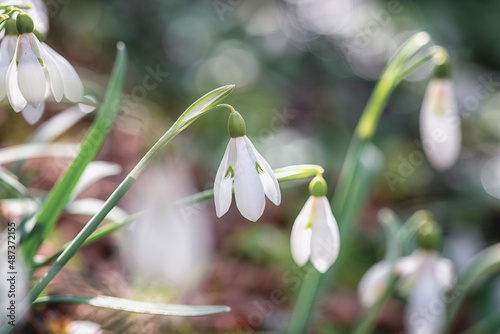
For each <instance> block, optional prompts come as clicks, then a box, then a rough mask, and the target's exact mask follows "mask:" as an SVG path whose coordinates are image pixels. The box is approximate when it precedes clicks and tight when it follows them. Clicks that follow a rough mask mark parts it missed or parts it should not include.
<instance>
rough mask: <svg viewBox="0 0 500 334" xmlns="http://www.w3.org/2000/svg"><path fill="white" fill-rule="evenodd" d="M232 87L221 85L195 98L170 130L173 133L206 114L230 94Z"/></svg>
mask: <svg viewBox="0 0 500 334" xmlns="http://www.w3.org/2000/svg"><path fill="white" fill-rule="evenodd" d="M233 89H234V85H227V86H222V87H219V88H217V89H214V90H213V91H211V92H209V93H207V94H205V95H203V96H202V97H201V98H199V99H198V100H196V101H195V102H194V103H193V104H192V105H190V106H189V108H187V109H186V111H184V112H183V113H182V115H181V116H179V118H178V119H177V121H176V122H175V123H174V125H173V126H172V130H173V131H174V132H175V133H179V132H181V131H182V130H184V129H185V128H186V127H187V126H188V125H189V124H191V123H193V122H194V121H195V120H196V119H197V118H198V117H200V116H202V115H204V114H206V113H207V112H209V111H210V110H211V109H213V108H215V107H216V105H217V104H218V103H219V102H220V101H222V100H223V99H224V98H226V96H228V95H229V94H231V92H232V91H233Z"/></svg>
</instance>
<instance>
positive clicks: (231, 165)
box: [214, 111, 281, 221]
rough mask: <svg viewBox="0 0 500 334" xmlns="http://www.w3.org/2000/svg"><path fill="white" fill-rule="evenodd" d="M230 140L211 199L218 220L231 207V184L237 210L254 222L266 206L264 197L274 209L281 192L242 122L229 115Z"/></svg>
mask: <svg viewBox="0 0 500 334" xmlns="http://www.w3.org/2000/svg"><path fill="white" fill-rule="evenodd" d="M228 129H229V134H230V135H231V139H230V140H229V144H228V145H227V149H226V152H225V153H224V157H223V158H222V162H221V164H220V166H219V169H218V171H217V175H216V176H215V184H214V199H215V210H216V213H217V217H222V216H223V215H224V214H225V213H226V212H227V211H228V210H229V207H230V206H231V201H232V192H233V182H234V196H235V199H236V206H237V207H238V210H239V211H240V212H241V214H242V215H243V217H245V218H246V219H248V220H251V221H257V220H258V219H259V218H260V216H262V213H263V212H264V207H265V204H266V199H265V196H267V197H268V198H269V199H270V200H271V202H273V203H274V204H275V205H279V204H280V203H281V192H280V188H279V185H278V181H277V180H276V177H275V176H274V173H273V170H272V169H271V167H270V166H269V164H268V163H267V162H266V160H264V158H263V157H262V156H261V155H260V154H259V152H257V150H256V149H255V147H254V146H253V144H252V142H251V141H250V140H249V139H248V138H247V136H246V135H245V132H246V130H245V121H244V120H243V118H242V117H241V115H240V114H239V113H238V112H236V111H232V112H231V115H230V116H229V121H228Z"/></svg>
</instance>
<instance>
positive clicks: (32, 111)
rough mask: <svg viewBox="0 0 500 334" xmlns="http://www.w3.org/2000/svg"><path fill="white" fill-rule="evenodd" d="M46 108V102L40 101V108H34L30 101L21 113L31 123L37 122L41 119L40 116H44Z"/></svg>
mask: <svg viewBox="0 0 500 334" xmlns="http://www.w3.org/2000/svg"><path fill="white" fill-rule="evenodd" d="M44 110H45V102H42V103H40V105H39V106H38V108H33V107H32V106H31V105H30V104H29V103H27V104H26V106H25V107H24V109H23V110H22V112H21V113H22V115H23V117H24V119H25V120H26V121H27V122H28V123H29V124H35V123H36V122H38V121H39V120H40V118H42V115H43V111H44Z"/></svg>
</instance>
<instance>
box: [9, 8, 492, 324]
mask: <svg viewBox="0 0 500 334" xmlns="http://www.w3.org/2000/svg"><path fill="white" fill-rule="evenodd" d="M46 5H47V8H48V13H49V16H50V24H51V29H50V32H49V34H48V36H47V39H46V41H47V43H48V44H49V45H51V46H52V47H53V48H54V49H55V50H57V51H58V52H60V53H61V54H62V55H63V56H65V57H66V58H67V59H69V60H70V62H71V63H72V64H74V65H75V67H76V68H77V71H78V73H79V74H80V75H81V77H82V80H83V81H84V84H85V86H86V92H87V93H88V94H91V95H94V96H95V97H96V99H97V100H98V101H102V94H103V92H104V90H105V85H106V83H107V80H108V78H109V73H110V71H111V67H112V65H113V61H114V56H115V45H116V43H117V42H118V41H123V42H124V43H125V44H126V46H127V48H128V51H129V56H130V66H129V68H130V70H129V75H128V78H127V83H126V89H125V93H124V96H123V100H122V102H123V103H122V106H121V108H120V112H119V117H118V121H117V122H116V124H115V126H114V129H113V130H112V133H111V135H110V137H109V138H108V139H107V141H106V143H105V146H104V148H103V149H102V151H101V153H100V154H99V160H105V161H111V162H115V163H118V164H120V166H121V167H122V173H121V174H120V175H117V176H113V177H110V178H106V179H105V180H103V181H100V182H99V183H97V184H96V185H95V186H93V187H91V188H89V189H88V190H86V192H85V193H84V195H86V196H87V197H89V196H90V197H95V198H101V199H106V198H107V197H108V196H109V195H110V193H111V192H112V191H113V189H114V188H115V187H116V185H117V184H118V183H119V182H120V180H121V179H122V178H123V176H124V175H126V173H128V171H130V169H131V168H132V167H133V166H134V165H135V163H136V162H137V161H138V160H139V159H140V157H141V156H142V155H143V154H144V153H145V152H146V151H147V149H148V148H149V147H150V146H151V145H152V144H153V143H154V142H155V141H156V140H157V139H158V138H159V137H160V136H161V135H162V134H163V132H164V131H165V130H166V129H167V128H168V127H169V125H170V124H172V122H173V121H174V120H175V119H176V117H177V116H178V115H180V114H181V113H182V111H183V110H185V109H186V108H187V107H188V106H189V105H190V104H191V103H192V102H193V101H194V100H195V99H197V98H198V97H200V96H201V95H203V94H204V93H206V92H208V91H210V90H212V89H214V88H216V87H219V86H222V85H226V84H235V85H236V89H235V90H234V92H233V93H232V94H231V95H230V97H229V98H227V99H226V100H225V102H226V103H229V104H231V105H233V106H234V107H235V108H236V109H237V110H238V111H239V112H240V113H241V114H242V115H243V117H244V118H245V120H246V123H247V135H248V136H249V138H250V139H251V140H252V141H253V143H254V144H255V146H256V147H257V149H259V151H260V152H261V154H262V155H263V156H264V157H265V158H266V159H267V160H268V162H269V163H270V165H271V166H272V167H274V168H278V167H284V166H287V165H292V164H301V163H314V164H320V165H322V166H324V168H325V169H326V174H325V178H326V179H327V181H328V183H329V185H330V189H329V192H330V198H331V194H332V193H333V191H334V189H335V184H336V182H337V179H338V176H339V171H340V168H341V165H342V162H343V159H344V157H345V155H346V150H347V147H348V143H349V141H350V139H351V136H352V133H353V129H354V127H355V125H356V123H357V121H358V119H359V116H360V115H361V112H362V110H363V107H364V105H365V104H366V102H367V100H368V97H369V95H370V93H371V90H372V89H373V87H374V84H375V82H376V80H377V78H378V76H379V75H380V73H381V71H382V69H383V67H384V66H385V64H386V62H387V61H388V59H389V58H390V57H391V55H392V54H393V52H394V51H395V50H396V48H397V47H398V46H399V45H400V44H401V43H402V41H404V40H405V39H406V38H407V37H409V36H410V35H411V34H412V33H414V32H416V31H419V30H424V31H427V32H428V33H430V34H431V36H432V38H433V41H434V43H435V44H439V45H443V46H444V47H446V48H447V49H448V50H449V54H450V55H451V58H452V65H453V80H454V84H455V87H456V90H457V99H458V100H457V103H458V105H459V108H460V112H461V116H462V129H463V138H464V139H463V148H462V153H461V156H460V158H459V161H458V163H457V165H456V166H455V167H453V168H452V169H451V170H449V171H447V172H444V173H439V172H436V171H434V170H433V169H432V168H431V167H430V166H429V164H428V162H427V161H426V159H425V158H423V156H422V149H421V145H420V139H419V132H418V113H419V109H420V106H421V102H422V97H423V94H424V91H425V88H426V85H427V82H428V75H429V73H430V71H431V69H430V67H429V66H423V68H422V69H421V70H419V71H418V72H417V73H415V74H414V75H412V76H411V77H410V78H409V80H408V81H406V82H404V83H403V84H402V85H401V86H400V87H399V88H398V89H397V90H396V91H395V92H394V94H393V97H392V98H391V100H390V102H389V105H388V106H387V108H386V111H385V113H384V115H383V117H382V120H381V122H380V126H379V128H378V131H377V135H376V137H375V140H374V143H375V145H376V146H377V147H378V148H379V149H380V152H381V154H382V156H383V160H384V163H385V165H384V169H383V171H382V172H381V173H380V175H379V176H378V178H377V180H376V182H375V185H374V188H373V190H372V192H371V195H370V196H369V199H368V201H367V204H366V205H365V206H364V208H363V210H362V211H361V212H359V214H358V219H357V222H356V230H357V233H356V240H355V245H354V247H352V249H350V250H349V252H350V253H352V254H350V255H349V256H350V257H351V259H352V261H350V262H349V265H348V266H345V267H342V268H338V269H339V270H340V273H339V280H337V281H336V284H335V286H331V287H329V289H328V290H327V291H324V292H323V293H322V295H321V301H320V303H319V310H318V312H317V316H316V318H315V319H314V320H315V326H314V333H332V332H335V333H349V328H350V326H351V325H352V324H353V323H354V322H355V320H356V319H357V318H358V317H359V315H360V314H361V312H362V307H361V304H360V302H359V301H358V299H357V296H356V287H357V284H358V282H359V279H360V278H361V276H362V275H363V273H364V272H365V271H366V270H367V269H368V268H369V267H370V266H372V265H373V264H374V263H375V262H377V261H379V260H381V259H382V258H383V256H384V251H385V250H384V235H383V232H382V229H381V227H380V225H379V224H378V222H377V220H376V213H377V212H378V210H379V209H381V208H383V207H389V208H391V209H393V210H394V211H395V212H396V213H397V214H398V215H399V216H400V217H401V218H403V219H406V218H408V217H409V216H410V215H411V214H412V213H413V212H414V211H416V210H419V209H427V210H430V211H431V212H432V213H433V214H434V216H435V218H436V220H437V221H438V222H439V223H440V225H441V226H442V227H443V229H444V232H445V239H444V246H443V247H444V250H443V252H444V255H445V256H446V257H448V258H450V259H452V260H453V262H454V263H455V265H456V267H457V270H460V269H461V268H463V267H464V265H465V264H466V263H467V262H468V260H469V259H470V258H471V257H472V256H473V255H474V254H475V253H477V252H478V251H480V250H481V249H483V248H485V247H486V246H489V245H491V244H493V243H495V242H498V241H499V240H500V225H497V224H499V222H500V138H499V137H500V127H499V124H500V113H499V111H498V109H499V107H500V94H499V93H498V92H499V91H500V90H499V89H500V74H499V72H498V70H499V69H500V44H499V43H498V34H497V32H498V31H499V30H500V21H499V20H498V15H497V13H498V11H499V10H500V3H499V2H495V1H481V2H469V1H464V0H455V1H451V0H443V1H430V0H422V1H418V2H415V1H397V0H388V1H373V0H372V1H366V0H337V1H326V0H288V1H264V0H253V1H249V0H214V1H189V2H186V1H175V0H171V1H160V0H156V1H155V0H141V1H137V0H130V1H119V0H87V1H68V0H48V1H46ZM64 108H65V106H61V105H55V104H52V105H49V107H48V110H47V111H46V113H45V114H44V118H43V119H42V120H41V121H40V122H38V123H37V124H36V125H35V126H29V125H28V124H27V123H26V122H25V121H24V120H23V119H22V117H21V116H20V115H19V114H15V113H14V112H13V111H12V110H11V109H10V107H9V106H8V104H7V103H6V102H5V101H4V102H3V105H2V108H1V110H0V146H1V147H8V146H11V145H15V144H21V143H24V142H25V141H26V138H28V137H29V136H30V134H31V133H32V132H33V131H34V129H36V128H37V126H39V125H40V124H42V123H43V122H44V121H46V120H47V119H49V118H50V117H52V116H54V115H56V114H57V113H58V112H59V111H60V110H61V109H64ZM92 119H93V115H92V114H90V115H89V116H88V117H86V118H85V119H84V120H83V121H81V122H79V123H78V124H76V125H75V126H74V127H72V128H71V130H70V131H68V132H66V133H65V134H64V135H63V136H62V137H61V138H60V140H61V141H67V142H77V141H80V140H81V138H83V136H84V134H85V130H86V129H87V128H88V126H89V125H90V123H91V121H92ZM226 120H227V113H226V112H225V111H224V112H222V111H221V112H213V113H210V114H209V115H207V116H204V117H203V118H202V119H200V120H199V121H197V122H196V123H195V124H193V125H192V126H190V127H189V129H188V130H187V131H185V132H184V133H183V134H182V135H180V136H179V137H177V138H176V139H175V140H174V141H173V142H172V144H171V145H170V146H169V147H168V148H167V149H166V150H165V151H164V153H163V156H162V157H161V158H160V159H158V161H157V162H156V163H155V165H154V166H153V167H152V168H150V169H149V170H148V171H147V173H146V175H145V176H144V178H143V179H141V180H140V182H138V184H137V185H136V186H134V188H133V189H132V190H131V192H130V193H129V194H127V196H126V197H125V198H124V199H123V201H122V202H121V203H120V206H121V207H122V208H123V209H124V210H125V211H127V212H129V213H133V212H137V211H140V210H144V209H150V211H149V213H148V214H147V215H146V216H144V217H143V218H141V219H140V220H139V221H138V222H137V223H135V224H134V225H132V226H131V227H130V228H128V229H127V230H125V231H123V233H121V234H120V235H119V236H112V237H109V238H107V239H105V240H103V241H101V242H99V243H98V244H96V245H95V246H92V247H88V248H86V249H84V250H82V251H81V252H80V254H79V256H78V257H77V258H75V259H74V260H73V261H72V262H71V265H70V266H69V267H68V268H67V269H65V270H64V271H63V272H62V273H61V274H60V275H59V276H58V279H57V280H56V282H54V284H52V285H51V287H50V289H49V291H50V292H52V293H59V294H61V293H75V292H78V293H79V294H81V295H83V294H87V295H96V294H111V295H114V296H121V297H129V298H136V299H141V300H149V301H158V302H159V301H163V302H171V303H186V304H200V305H202V304H221V305H229V306H230V307H231V308H232V312H230V313H228V314H222V315H216V316H210V317H201V318H195V319H185V318H182V319H177V318H168V317H151V316H130V315H127V314H125V315H124V314H123V313H115V312H110V311H102V310H96V309H91V308H87V307H84V306H63V305H58V306H52V307H48V308H45V309H39V310H37V311H36V312H35V314H34V315H33V317H32V318H33V319H32V320H31V322H30V323H29V324H28V325H27V328H26V331H27V332H30V331H31V332H37V331H38V330H40V331H41V332H42V333H43V332H44V331H43V330H41V329H40V328H44V330H47V329H48V328H54V326H56V325H57V324H58V323H61V322H65V321H70V320H90V321H93V322H96V323H99V324H101V325H102V327H103V329H105V330H107V331H108V332H110V333H128V332H130V333H155V332H168V333H272V332H280V331H281V330H282V329H283V328H284V327H285V326H286V323H287V318H288V317H289V315H290V312H291V310H292V306H293V302H294V299H295V296H296V293H297V292H298V289H299V286H300V284H299V283H300V280H301V279H302V277H303V275H304V272H303V271H301V269H300V268H298V267H297V266H296V265H295V264H294V263H293V260H292V258H291V255H290V250H289V236H290V231H291V226H292V223H293V221H294V219H295V217H296V216H297V214H298V212H299V211H300V209H301V207H302V205H303V203H304V202H305V201H306V199H307V197H308V193H307V181H304V182H294V183H286V184H283V185H282V193H283V201H282V205H281V206H279V207H275V206H273V205H272V204H271V203H267V206H266V211H265V213H264V216H263V217H262V218H261V219H260V220H259V221H258V222H257V223H251V222H249V221H246V220H245V219H244V218H243V217H241V215H240V214H239V212H237V210H236V208H235V206H234V204H233V206H232V208H231V210H230V212H229V213H228V214H227V215H226V216H224V217H223V218H221V219H217V218H216V216H215V210H214V207H213V201H208V202H206V203H203V204H200V205H196V206H194V207H189V208H183V209H182V210H180V212H166V211H167V210H166V209H165V205H164V203H165V202H168V201H173V200H177V199H180V198H182V197H183V196H187V195H190V194H194V193H196V192H198V191H202V190H206V189H209V188H211V186H212V182H213V179H214V176H215V172H216V171H217V167H218V165H219V163H220V160H221V158H222V156H223V153H224V149H225V147H226V145H227V142H228V140H229V136H228V135H227V133H226ZM65 166H67V161H58V160H57V159H51V160H49V163H47V160H33V161H30V162H29V163H27V164H25V165H24V167H23V169H22V171H21V174H20V178H21V181H22V182H23V184H28V185H29V186H30V188H33V189H37V190H39V191H40V192H41V193H43V191H47V190H49V189H50V188H51V187H52V185H53V183H54V182H55V181H56V180H57V178H58V176H59V175H60V173H61V172H62V171H63V170H64V168H65ZM2 196H4V197H5V196H8V194H2ZM162 200H164V201H165V202H163V201H162ZM4 214H5V213H4ZM334 214H335V209H334ZM86 219H87V218H84V217H74V216H71V217H69V216H68V217H63V219H62V221H61V222H60V228H59V229H58V231H57V233H55V235H54V236H53V237H52V239H51V240H52V242H53V246H51V245H50V244H49V245H46V246H45V247H44V248H43V249H42V252H45V253H46V254H51V253H52V252H53V251H54V250H56V249H57V245H60V243H61V242H62V241H66V240H68V239H69V238H70V237H71V236H73V235H74V234H75V233H76V232H77V231H78V230H79V229H80V228H81V224H82V223H84V222H85V221H86ZM51 247H52V248H51ZM42 272H43V271H42ZM403 305H404V301H403V300H402V299H400V298H398V297H394V298H393V299H392V300H391V301H390V302H389V303H388V305H387V307H386V308H385V309H384V310H383V312H382V313H381V315H380V317H379V318H378V320H377V330H376V333H401V332H402V331H403V327H402V326H403V325H402V323H403V322H402V312H403V311H402V310H403V308H402V306H403ZM499 307H500V281H499V280H497V279H491V280H489V281H487V282H486V283H485V284H484V285H482V287H481V289H480V291H478V292H476V293H474V295H472V296H471V297H469V298H467V300H466V304H465V307H464V309H463V310H462V311H461V313H460V316H459V317H458V319H459V320H458V321H457V323H456V324H455V326H456V328H457V329H456V330H457V332H458V331H459V330H460V329H463V328H466V327H467V326H469V325H470V324H472V323H475V322H476V321H477V320H478V319H481V318H483V317H484V316H486V315H489V314H490V312H491V311H492V310H495V309H498V308H499ZM37 326H38V327H37ZM51 326H52V327H51ZM36 328H38V329H36Z"/></svg>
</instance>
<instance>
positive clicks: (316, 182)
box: [309, 176, 328, 197]
mask: <svg viewBox="0 0 500 334" xmlns="http://www.w3.org/2000/svg"><path fill="white" fill-rule="evenodd" d="M327 191H328V185H327V184H326V181H325V179H324V178H323V177H322V176H316V177H315V178H314V179H312V181H311V183H309V194H311V196H314V197H323V196H326V193H327Z"/></svg>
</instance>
